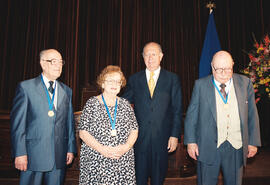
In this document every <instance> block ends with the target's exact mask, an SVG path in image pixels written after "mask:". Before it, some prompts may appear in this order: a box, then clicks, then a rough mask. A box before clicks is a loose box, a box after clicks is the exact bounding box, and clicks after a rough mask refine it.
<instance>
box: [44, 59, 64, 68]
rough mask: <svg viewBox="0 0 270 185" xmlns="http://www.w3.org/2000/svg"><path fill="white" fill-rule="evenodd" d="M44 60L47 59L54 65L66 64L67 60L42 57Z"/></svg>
mask: <svg viewBox="0 0 270 185" xmlns="http://www.w3.org/2000/svg"><path fill="white" fill-rule="evenodd" d="M42 60H43V61H46V62H50V63H51V64H52V65H56V64H60V65H62V66H63V65H64V64H65V61H64V60H57V59H50V60H44V59H42Z"/></svg>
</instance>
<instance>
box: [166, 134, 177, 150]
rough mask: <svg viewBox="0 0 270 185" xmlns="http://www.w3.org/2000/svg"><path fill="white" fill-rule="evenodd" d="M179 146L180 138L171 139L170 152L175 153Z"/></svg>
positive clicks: (169, 143)
mask: <svg viewBox="0 0 270 185" xmlns="http://www.w3.org/2000/svg"><path fill="white" fill-rule="evenodd" d="M177 145H178V138H177V137H170V138H169V141H168V148H167V149H168V152H169V153H170V152H173V151H175V150H176V148H177Z"/></svg>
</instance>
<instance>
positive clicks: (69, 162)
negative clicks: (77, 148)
mask: <svg viewBox="0 0 270 185" xmlns="http://www.w3.org/2000/svg"><path fill="white" fill-rule="evenodd" d="M73 159H74V155H73V153H70V152H68V153H67V165H69V164H71V163H72V160H73Z"/></svg>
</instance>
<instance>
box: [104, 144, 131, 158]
mask: <svg viewBox="0 0 270 185" xmlns="http://www.w3.org/2000/svg"><path fill="white" fill-rule="evenodd" d="M129 149H130V147H129V145H128V144H124V145H118V146H116V147H111V146H102V148H101V149H100V153H101V155H103V156H104V157H107V158H111V159H120V157H121V156H123V155H124V154H125V153H126V152H128V150H129Z"/></svg>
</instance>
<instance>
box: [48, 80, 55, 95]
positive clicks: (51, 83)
mask: <svg viewBox="0 0 270 185" xmlns="http://www.w3.org/2000/svg"><path fill="white" fill-rule="evenodd" d="M49 84H50V87H49V88H48V90H49V92H50V93H52V94H53V91H54V89H53V81H49Z"/></svg>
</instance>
